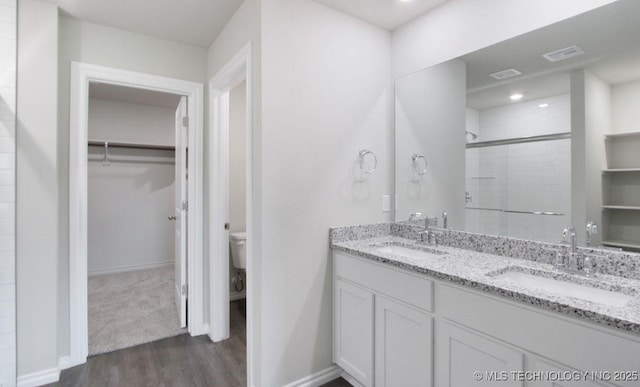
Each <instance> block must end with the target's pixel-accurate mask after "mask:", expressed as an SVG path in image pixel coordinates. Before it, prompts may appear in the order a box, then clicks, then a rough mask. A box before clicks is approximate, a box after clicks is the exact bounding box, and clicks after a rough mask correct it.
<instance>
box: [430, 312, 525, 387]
mask: <svg viewBox="0 0 640 387" xmlns="http://www.w3.org/2000/svg"><path fill="white" fill-rule="evenodd" d="M436 345H437V349H436V353H437V354H438V356H437V358H438V361H437V362H436V363H437V367H438V368H437V369H436V385H437V386H443V387H444V386H446V387H469V386H494V385H496V384H500V385H501V386H506V387H522V385H523V384H522V382H520V381H517V380H515V379H514V378H513V377H512V375H513V374H512V372H513V371H524V353H522V352H521V351H518V350H516V349H513V348H510V347H509V346H506V345H504V344H503V343H501V342H499V341H497V340H493V339H492V338H490V337H486V336H484V335H482V334H480V333H478V332H475V331H473V330H470V329H466V328H463V327H460V326H457V325H455V324H453V323H451V322H448V321H446V320H442V321H439V322H438V336H437V338H436Z"/></svg>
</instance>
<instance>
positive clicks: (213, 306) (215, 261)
mask: <svg viewBox="0 0 640 387" xmlns="http://www.w3.org/2000/svg"><path fill="white" fill-rule="evenodd" d="M252 69H253V66H252V58H251V43H248V44H247V45H246V46H244V47H243V48H242V49H241V50H240V51H239V52H238V53H237V54H236V55H235V56H234V57H233V58H232V59H231V60H230V61H229V62H228V63H227V64H226V65H225V66H224V67H223V68H222V69H221V70H220V71H219V72H218V73H217V74H216V75H215V76H214V77H213V78H212V79H211V80H210V81H209V96H210V97H209V98H210V121H209V122H210V125H211V128H210V134H211V136H210V140H209V149H210V151H211V153H210V156H209V173H210V174H211V175H210V180H209V182H210V190H209V191H210V197H209V203H210V206H209V229H210V236H209V240H210V241H211V242H210V251H209V259H210V277H209V281H210V282H209V289H210V297H209V298H210V306H209V313H210V317H209V325H210V333H209V337H210V338H211V340H213V341H218V340H221V339H224V338H225V337H228V336H229V275H228V274H229V257H228V255H227V256H223V255H222V254H221V253H220V249H221V243H225V244H226V245H227V246H228V240H226V232H225V230H224V227H223V224H224V222H225V221H226V220H225V219H223V216H224V214H226V203H225V200H226V199H222V200H220V199H221V197H223V198H224V197H226V195H225V192H226V190H227V187H226V186H224V187H220V186H221V185H223V184H227V182H226V180H223V177H225V176H226V172H225V170H224V169H223V168H226V162H225V159H226V150H219V149H220V147H221V146H222V145H223V144H221V140H223V139H224V138H225V137H224V136H225V133H224V132H225V130H228V127H225V126H224V123H225V121H224V120H225V118H224V115H223V114H221V112H222V111H223V104H224V103H225V98H223V95H225V94H226V92H228V90H229V88H230V86H232V85H233V84H234V83H236V82H238V81H241V80H242V79H245V80H246V87H247V96H246V110H247V111H246V114H247V115H246V150H247V152H246V158H247V159H246V175H247V176H246V190H247V191H246V192H247V196H246V203H247V212H246V214H247V215H246V216H247V222H246V231H247V240H246V252H247V269H246V273H247V286H251V287H252V288H251V289H254V290H252V291H251V292H249V293H250V294H252V295H253V294H256V292H257V291H258V289H256V286H255V284H256V282H254V279H253V278H254V270H253V265H254V259H257V257H255V254H254V224H253V218H254V216H255V215H254V192H253V190H254V185H253V180H254V176H253V162H254V148H253V135H254V127H253V124H254V123H253V74H252ZM224 146H225V147H227V146H226V143H225V144H224ZM216 188H217V189H216ZM221 192H222V195H221V194H220V193H221ZM223 204H224V205H225V207H222V205H223ZM252 295H249V297H247V384H248V385H249V386H252V385H254V383H255V382H256V381H255V380H254V372H255V369H254V359H259V356H260V354H259V353H258V352H257V351H255V347H254V334H253V332H254V325H256V323H255V322H254V321H253V316H254V310H255V308H256V306H255V305H257V302H256V298H255V297H253V296H252ZM254 351H255V353H254Z"/></svg>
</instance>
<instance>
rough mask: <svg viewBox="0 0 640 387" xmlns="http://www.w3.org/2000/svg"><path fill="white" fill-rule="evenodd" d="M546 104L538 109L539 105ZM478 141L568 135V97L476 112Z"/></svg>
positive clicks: (549, 98)
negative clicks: (477, 113) (477, 116)
mask: <svg viewBox="0 0 640 387" xmlns="http://www.w3.org/2000/svg"><path fill="white" fill-rule="evenodd" d="M543 103H545V104H548V106H547V107H540V106H539V105H540V104H543ZM479 121H480V123H479V126H480V127H479V129H478V131H479V133H476V134H478V138H477V140H476V142H477V141H493V140H500V139H506V138H517V137H529V136H541V135H545V134H554V133H569V132H571V99H570V97H569V94H563V95H557V96H552V97H545V98H540V99H535V100H532V101H525V102H518V103H510V104H507V105H503V106H497V107H494V108H489V109H482V110H480V112H479Z"/></svg>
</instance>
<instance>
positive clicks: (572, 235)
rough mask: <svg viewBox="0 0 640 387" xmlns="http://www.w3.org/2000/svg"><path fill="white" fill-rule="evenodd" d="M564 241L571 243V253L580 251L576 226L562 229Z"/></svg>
mask: <svg viewBox="0 0 640 387" xmlns="http://www.w3.org/2000/svg"><path fill="white" fill-rule="evenodd" d="M562 241H563V242H564V243H568V244H569V247H570V249H571V251H570V252H571V253H576V252H578V234H576V229H575V228H574V227H567V228H565V229H564V230H562Z"/></svg>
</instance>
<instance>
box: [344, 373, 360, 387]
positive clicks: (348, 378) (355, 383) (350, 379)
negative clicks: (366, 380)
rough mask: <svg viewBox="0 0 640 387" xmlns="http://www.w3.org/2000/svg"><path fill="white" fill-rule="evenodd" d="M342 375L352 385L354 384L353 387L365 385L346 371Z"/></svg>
mask: <svg viewBox="0 0 640 387" xmlns="http://www.w3.org/2000/svg"><path fill="white" fill-rule="evenodd" d="M340 377H342V379H344V380H346V381H347V382H349V384H350V385H352V386H353V387H364V386H363V385H362V383H360V382H359V381H357V380H356V379H355V378H354V377H353V376H351V375H349V374H348V373H346V372H342V374H341V375H340Z"/></svg>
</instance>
